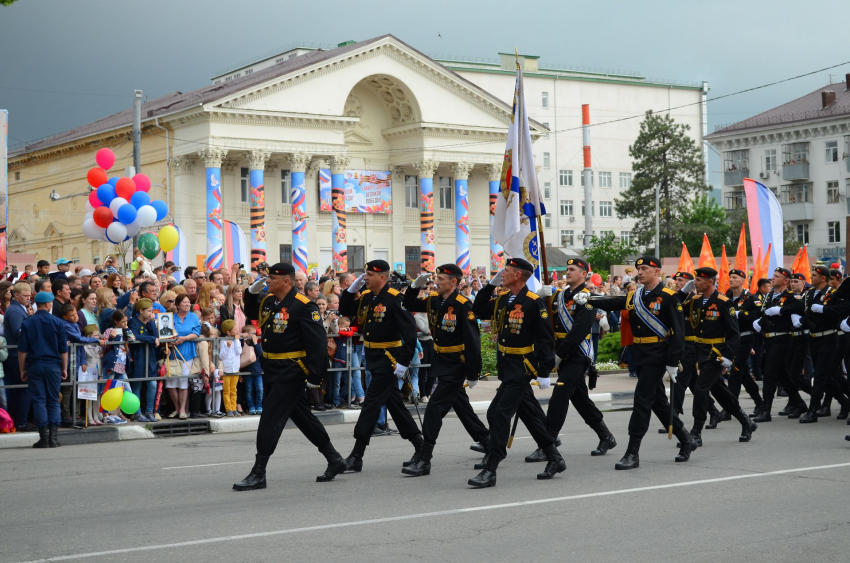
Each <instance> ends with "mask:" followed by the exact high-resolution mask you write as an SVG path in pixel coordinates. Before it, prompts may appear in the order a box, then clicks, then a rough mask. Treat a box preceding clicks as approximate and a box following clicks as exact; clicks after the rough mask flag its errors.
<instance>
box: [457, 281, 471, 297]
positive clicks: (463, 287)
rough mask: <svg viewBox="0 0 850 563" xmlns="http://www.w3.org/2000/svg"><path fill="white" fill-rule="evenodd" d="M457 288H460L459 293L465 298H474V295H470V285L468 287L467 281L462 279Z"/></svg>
mask: <svg viewBox="0 0 850 563" xmlns="http://www.w3.org/2000/svg"><path fill="white" fill-rule="evenodd" d="M459 289H460V294H461V295H463V296H464V297H466V298H467V299H469V300H470V301H473V300H474V299H475V296H474V295H472V287H470V285H469V282H468V281H466V280H464V281H462V282H460V288H459Z"/></svg>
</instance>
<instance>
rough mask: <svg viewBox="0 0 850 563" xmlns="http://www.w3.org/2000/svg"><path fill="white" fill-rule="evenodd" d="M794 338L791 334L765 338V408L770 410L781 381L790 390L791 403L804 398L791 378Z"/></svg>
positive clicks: (786, 389) (798, 401) (801, 400)
mask: <svg viewBox="0 0 850 563" xmlns="http://www.w3.org/2000/svg"><path fill="white" fill-rule="evenodd" d="M791 353H792V338H791V335H790V334H783V335H781V336H774V337H772V338H765V339H764V355H765V364H764V386H763V387H762V393H764V403H765V408H766V409H768V410H770V406H771V405H772V404H773V397H774V396H775V395H776V384H777V383H780V384H781V385H782V387H784V388H785V391H787V392H788V399H789V400H790V401H791V404H796V403H801V402H803V399H802V398H801V397H800V393H799V392H798V391H797V387H796V385H794V382H793V381H792V380H791V372H790V370H789V367H790V364H791Z"/></svg>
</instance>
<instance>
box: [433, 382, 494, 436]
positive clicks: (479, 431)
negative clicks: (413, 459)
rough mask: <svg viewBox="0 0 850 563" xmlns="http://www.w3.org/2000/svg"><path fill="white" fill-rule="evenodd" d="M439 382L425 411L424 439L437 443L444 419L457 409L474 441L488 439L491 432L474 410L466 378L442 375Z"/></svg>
mask: <svg viewBox="0 0 850 563" xmlns="http://www.w3.org/2000/svg"><path fill="white" fill-rule="evenodd" d="M437 380H438V383H437V388H436V389H435V390H434V393H432V394H431V398H430V399H429V400H428V408H427V409H425V416H424V418H423V419H422V437H423V438H425V441H426V442H427V443H429V444H436V443H437V437H438V436H439V435H440V428H442V427H443V418H445V417H446V415H447V414H448V413H449V411H450V410H452V409H455V412H456V413H457V415H458V418H460V420H461V423H462V424H463V427H464V428H466V431H467V432H468V433H469V435H470V436H472V439H473V440H475V441H476V442H478V441H481V440H485V439H487V436H488V435H489V434H490V431H489V430H487V427H486V426H484V424H483V423H482V422H481V420H480V419H479V418H478V416H477V415H476V414H475V412H474V411H473V410H472V405H470V404H469V397H468V396H467V394H466V392H465V391H464V389H463V384H464V383H465V382H466V376H465V375H463V374H455V375H440V376H439V377H438V378H437Z"/></svg>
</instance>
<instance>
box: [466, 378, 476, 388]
mask: <svg viewBox="0 0 850 563" xmlns="http://www.w3.org/2000/svg"><path fill="white" fill-rule="evenodd" d="M476 385H478V380H477V379H467V380H466V386H467V387H469V388H470V389H472V388H473V387H475V386H476Z"/></svg>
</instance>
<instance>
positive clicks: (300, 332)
mask: <svg viewBox="0 0 850 563" xmlns="http://www.w3.org/2000/svg"><path fill="white" fill-rule="evenodd" d="M635 267H636V270H637V273H636V278H635V281H636V282H637V285H636V287H635V289H632V290H630V291H629V292H628V293H627V294H626V295H624V296H616V297H602V296H595V295H593V294H591V292H590V291H589V289H588V288H587V287H586V286H585V280H586V279H587V276H588V274H589V272H590V264H588V263H587V262H586V261H585V260H582V259H579V258H573V259H570V260H569V261H568V266H567V269H566V272H565V281H566V287H565V288H563V289H556V290H554V291H553V288H552V287H551V286H542V287H541V289H540V290H539V291H538V292H536V293H535V292H533V291H531V289H529V286H528V282H529V280H530V279H531V276H532V275H533V273H534V267H533V266H532V264H531V263H529V262H528V261H526V260H523V259H520V258H509V259H508V260H507V262H506V266H505V268H504V269H503V270H502V271H500V272H499V273H498V274H496V275H495V276H494V277H493V279H492V280H490V282H489V284H487V285H486V286H485V287H484V288H482V289H481V291H479V293H478V294H477V296H476V297H475V299H474V300H473V301H470V299H468V298H466V297H464V296H463V295H461V294H460V293H459V284H460V282H461V280H462V279H463V272H462V270H461V269H460V268H458V267H457V266H456V265H454V264H445V265H442V266H440V267H439V268H437V270H436V274H435V275H434V278H433V281H434V284H435V289H436V291H431V292H429V293H427V294H425V292H424V291H423V288H424V287H425V286H426V285H427V284H428V282H429V281H430V280H431V278H432V276H431V275H430V274H424V275H422V276H419V277H418V278H416V280H414V281H413V282H412V284H411V285H410V287H409V288H408V289H407V291H406V292H404V293H403V292H401V291H399V290H397V289H394V288H392V287H391V286H390V284H389V283H388V279H389V276H390V266H389V264H388V263H387V262H385V261H383V260H373V261H371V262H369V263H367V264H366V268H365V269H366V272H365V273H364V274H362V275H361V276H360V277H359V278H357V280H356V281H355V282H354V283H353V284H352V285H351V286H350V287H348V288H347V290H346V291H345V292H344V293H343V295H342V298H341V300H340V313H341V314H342V315H345V316H350V317H351V318H352V321H353V324H355V325H356V326H357V327H358V328H359V331H360V334H361V335H362V336H363V344H364V348H365V362H366V365H365V367H366V369H367V370H368V371H369V373H370V374H371V382H370V384H369V386H368V388H367V391H366V398H365V400H364V404H363V409H362V410H361V411H360V416H359V418H358V422H357V424H356V425H355V427H354V438H355V444H354V448H353V449H352V451H351V454H350V455H349V456H348V457H347V458H343V457H342V456H341V455H340V454H339V453H338V452H337V450H336V449H335V448H334V446H333V445H332V444H331V441H330V438H329V436H328V434H327V432H326V431H325V429H324V427H323V426H322V424H321V422H320V421H319V420H318V419H317V418H316V416H315V415H313V414H312V412H311V411H310V406H309V402H308V400H307V398H306V395H305V391H306V390H307V389H308V388H313V389H315V388H318V387H319V386H320V385H321V383H322V378H323V377H324V374H325V369H324V365H325V364H326V361H327V360H326V350H325V339H326V338H327V335H326V333H325V331H324V327H323V324H322V318H321V316H320V314H319V311H318V308H317V306H316V305H315V304H314V303H313V302H311V301H310V300H309V299H307V298H306V297H305V296H303V295H301V294H299V293H298V291H297V288H296V286H295V268H294V267H293V266H292V265H291V264H289V263H279V264H276V265H275V266H273V267H272V268H270V269H269V275H268V277H267V278H261V279H259V280H257V282H255V283H254V284H253V285H252V286H251V287H250V288H249V290H248V292H246V299H245V301H246V315H247V316H248V318H249V319H251V320H256V321H257V322H258V323H259V326H260V329H261V332H262V342H263V357H262V359H261V362H262V364H263V368H264V376H263V377H264V386H265V388H266V389H267V391H266V397H265V404H264V409H263V414H262V416H261V417H260V424H259V429H258V431H257V456H256V463H255V464H254V467H253V468H252V469H251V472H250V473H249V475H248V476H247V477H246V478H245V479H244V480H242V481H241V482H239V483H236V484H235V485H234V486H233V488H234V489H235V490H239V491H245V490H252V489H261V488H265V487H266V467H267V465H268V463H269V460H270V457H271V455H272V453H273V452H274V451H275V448H276V446H277V442H278V441H279V439H280V435H281V432H282V430H283V428H284V426H285V425H286V422H287V421H288V420H289V419H290V418H291V419H292V421H293V422H294V423H295V425H296V426H297V427H298V429H299V430H301V432H302V433H303V434H304V435H305V437H306V438H307V439H309V440H310V442H312V443H313V444H314V445H315V446H316V447H317V448H318V450H319V451H320V452H321V453H322V454H323V455H324V456H325V458H326V460H327V464H328V465H327V468H326V469H325V472H324V473H323V474H321V475H319V476H318V477H317V478H316V480H317V481H318V482H328V481H333V480H334V479H335V478H336V477H337V476H338V475H340V474H343V473H348V472H357V473H359V472H361V471H362V470H363V466H364V464H363V457H364V454H365V451H366V447H367V446H368V445H369V441H370V437H371V435H372V430H373V428H374V427H375V424H376V422H377V420H378V418H379V416H380V414H381V411H382V409H383V408H384V407H386V409H387V411H388V413H389V415H390V416H392V418H393V420H394V422H395V424H396V426H398V429H399V434H400V435H401V437H402V438H404V439H406V440H409V441H410V443H411V444H412V445H413V456H412V457H411V458H410V459H409V460H408V461H405V462H404V463H403V464H402V469H401V471H402V473H403V474H405V475H409V476H413V477H421V476H426V475H429V474H430V473H431V469H432V462H433V461H434V459H435V457H434V456H435V448H436V444H437V439H438V437H439V434H440V429H441V427H442V421H443V418H444V417H445V416H446V415H447V414H448V412H449V411H450V410H454V411H455V413H456V414H457V416H458V418H459V419H460V420H461V422H462V424H463V426H464V428H465V429H466V430H467V432H468V433H469V435H470V436H471V437H472V439H473V440H474V442H475V443H474V444H473V445H472V446H471V449H473V450H475V451H479V452H482V453H484V454H485V456H484V459H483V460H482V461H481V462H480V463H478V464H475V466H474V468H475V469H476V470H479V471H480V472H479V473H478V475H476V476H475V477H473V478H471V479H469V481H468V484H469V486H471V487H474V488H487V487H492V486H495V484H496V472H497V469H498V466H499V464H500V463H501V462H502V461H503V460H505V458H506V457H507V448H509V447H510V446H511V442H512V440H513V437H514V434H515V433H516V429H517V424H518V423H519V421H522V423H523V424H524V425H525V427H526V428H527V429H528V431H529V433H530V434H531V437H532V438H533V439H534V441H535V442H536V445H537V449H536V450H535V451H534V452H533V453H531V454H530V455H528V456H527V457H526V458H525V461H526V462H546V466H545V468H544V469H543V471H542V472H540V473H538V474H537V479H541V480H549V479H553V478H554V477H555V476H557V475H558V474H559V473H563V472H564V471H566V469H567V466H566V462H565V461H564V459H563V457H562V456H561V454H560V452H559V451H558V447H559V446H560V445H561V440H560V438H559V435H560V434H559V433H560V431H561V429H562V427H563V425H564V423H565V420H566V416H567V411H568V409H569V405H570V403H572V405H573V407H574V408H575V410H576V411H577V412H578V413H579V415H580V416H581V417H582V419H583V420H584V422H585V423H586V424H587V425H588V426H589V427H590V428H591V429H592V430H593V431H594V432H595V433H596V435H597V437H598V439H599V442H598V444H597V446H596V449H594V450H592V451H591V455H593V456H602V455H605V454H606V453H607V452H608V451H609V450H612V449H614V448H616V447H617V445H618V444H617V440H616V439H615V437H614V434H613V433H612V432H611V430H610V429H609V428H608V426H607V425H606V424H605V421H604V417H603V415H602V413H601V412H600V410H599V409H598V407H597V406H596V405H595V404H594V402H593V401H592V400H591V398H590V395H589V391H590V390H592V389H594V387H595V385H596V381H597V377H598V374H597V372H596V368H595V366H594V364H595V360H596V358H595V356H594V354H595V352H594V347H593V345H592V341H591V331H592V327H593V323H594V321H595V320H598V318H599V315H601V314H604V313H603V312H606V311H608V312H618V313H621V315H622V323H623V332H624V344H625V345H629V346H631V354H632V360H633V365H634V368H635V371H636V372H637V382H636V385H635V392H634V405H633V409H632V414H631V418H630V421H629V425H628V435H629V440H628V445H627V447H626V450H625V452H624V454H623V456H622V458H621V459H620V460H619V461H618V462H617V463H616V464H615V466H614V467H615V469H618V470H629V469H636V468H638V467H639V466H640V457H639V452H640V445H641V441H642V440H643V437H644V436H645V434H646V433H647V431H648V430H649V427H650V419H651V417H652V414H655V416H656V417H657V418H658V419H659V422H660V423H661V425H662V427H663V429H662V430H660V431H659V432H664V433H668V432H670V433H672V434H675V436H676V437H677V438H678V443H677V447H678V448H679V451H678V454H677V455H676V456H675V458H674V459H675V461H676V462H687V461H688V460H689V459H690V457H691V455H692V453H693V452H694V451H695V450H696V449H697V448H699V447H701V446H703V432H702V431H703V429H712V428H716V427H717V426H718V425H719V424H720V423H721V422H723V421H729V420H731V419H732V418H734V419H735V420H737V421H738V422H739V423H740V425H741V434H740V436H739V438H738V440H739V442H749V441H750V440H752V439H753V432H755V431H756V429H757V428H758V427H759V424H760V423H767V422H771V420H772V412H773V400H774V398H775V397H776V396H777V391H778V389H779V388H780V387H781V389H782V390H783V391H784V394H785V395H787V397H788V402H787V404H786V405H785V407H784V408H783V409H782V410H780V411H778V415H780V416H787V417H788V418H789V419H799V422H800V423H803V424H811V423H815V422H817V421H818V419H819V418H820V417H828V416H831V409H830V405H831V401H832V400H833V399H834V400H835V401H837V402H838V403H839V404H840V406H841V410H840V412H839V413H838V416H837V418H839V419H846V418H848V414H850V383H848V380H847V377H845V375H844V373H843V369H842V367H846V366H847V365H848V364H847V360H848V357H850V318H848V317H850V285H848V284H842V281H841V280H842V275H841V272H840V271H837V270H830V269H828V268H826V267H825V266H815V267H814V268H813V269H812V274H811V283H810V284H809V283H807V282H806V279H805V276H802V275H801V274H792V273H791V272H790V271H789V270H788V269H786V268H783V267H779V268H776V270H775V271H774V273H773V277H772V278H771V280H769V287H768V283H767V280H759V291H758V292H757V293H756V294H751V293H750V292H749V291H748V290H747V289H746V288H745V286H746V282H747V276H746V273H745V272H743V271H740V270H731V271H730V274H729V290H728V291H727V292H726V294H725V295H724V294H721V293H719V292H718V290H717V276H718V273H717V271H716V270H714V269H712V268H707V267H705V268H698V269H697V270H696V271H695V272H694V273H693V274H690V273H687V272H677V273H676V274H675V276H673V277H674V280H675V282H676V290H673V289H670V288H667V287H665V285H664V283H663V281H662V279H661V276H660V274H661V262H660V260H659V259H658V258H656V257H654V256H643V257H641V258H639V259H638V260H637V261H636V262H635ZM414 313H424V314H425V316H426V317H427V321H428V325H429V328H430V331H431V335H432V337H433V339H434V358H433V361H432V364H431V370H432V373H433V375H434V377H435V378H436V380H437V385H436V388H435V389H434V391H433V393H432V395H431V400H430V401H429V403H428V408H427V409H426V410H425V416H424V419H420V424H421V429H420V427H419V426H418V425H417V424H416V421H415V420H414V418H413V417H412V415H411V413H410V411H409V410H408V409H407V408H406V407H405V405H404V403H403V400H402V394H401V387H402V385H401V382H402V381H407V382H408V383H410V381H409V379H407V377H408V373H409V367H410V364H411V360H412V358H413V354H414V349H415V340H416V324H415V322H414V318H413V314H414ZM481 321H488V322H489V327H490V331H491V332H492V338H493V339H494V341H495V345H496V357H497V369H498V379H499V381H500V385H499V388H498V390H497V392H496V396H495V397H494V399H493V400H492V401H491V402H490V405H489V408H488V410H487V424H486V425H485V424H484V423H483V422H482V421H481V420H480V419H479V418H478V416H477V415H476V414H475V412H474V410H473V408H472V405H471V404H470V402H469V397H468V395H467V393H466V388H472V387H474V386H475V385H476V384H477V382H478V380H479V378H480V377H481V370H482V357H481V335H480V332H479V330H480V329H479V322H481ZM626 340H627V341H626ZM762 355H763V357H764V364H765V366H764V370H760V369H759V367H760V365H759V364H760V361H761V357H762ZM809 358H810V359H811V364H810V365H807V360H808V359H809ZM751 365H752V366H753V369H752V371H751V369H750V366H751ZM553 371H554V372H555V373H556V374H557V380H556V382H554V383H553V379H552V378H551V377H552V376H551V373H552V372H553ZM753 372H761V373H762V374H763V379H764V383H763V387H762V388H761V389H760V388H759V386H758V384H757V383H756V379H755V374H754V373H753ZM586 378H587V379H586ZM665 379H669V381H670V397H669V398H668V391H667V387H666V386H665V383H664V381H665ZM400 380H402V381H400ZM532 386H537V387H538V388H539V389H541V390H544V389H547V388H549V387H550V386H551V387H553V391H552V395H551V398H550V400H549V405H548V411H547V412H544V411H543V408H542V407H541V405H540V402H539V401H538V400H537V398H536V397H535V395H534V392H533V388H532ZM742 388H743V389H744V390H745V392H746V393H747V394H748V395H749V397H750V398H751V399H752V400H753V402H754V403H755V411H754V412H753V413H752V414H750V415H747V414H746V413H745V412H744V410H743V409H742V408H741V405H740V403H739V396H740V392H741V389H742ZM688 389H689V390H690V391H691V393H692V395H693V406H692V409H693V410H692V415H693V426H692V427H691V429H690V431H688V430H687V429H686V428H685V425H684V423H683V422H682V420H681V418H680V415H684V409H683V407H684V395H685V392H686V390H688ZM801 392H803V393H805V394H807V395H808V396H809V400H808V402H806V401H805V400H804V399H803V397H802V395H801V394H800V393H801ZM717 404H719V405H720V407H721V408H722V410H721V411H718V410H717V406H716V405H717ZM848 424H850V421H848ZM845 438H846V439H847V440H848V441H850V435H849V436H846V437H845Z"/></svg>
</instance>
